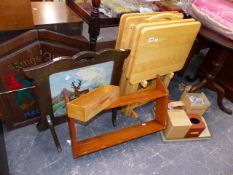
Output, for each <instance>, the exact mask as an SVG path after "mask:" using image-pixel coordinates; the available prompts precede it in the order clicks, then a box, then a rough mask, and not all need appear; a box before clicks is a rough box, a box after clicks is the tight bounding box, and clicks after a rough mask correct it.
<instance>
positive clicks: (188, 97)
mask: <svg viewBox="0 0 233 175" xmlns="http://www.w3.org/2000/svg"><path fill="white" fill-rule="evenodd" d="M194 98H196V99H198V100H199V102H197V101H196V102H195V101H192V99H194ZM180 100H181V101H183V102H184V109H185V111H186V112H187V113H188V114H199V115H200V116H203V115H204V113H205V112H206V111H207V109H208V108H209V106H210V105H211V104H210V102H209V100H208V99H207V97H206V95H205V94H204V93H203V92H202V93H187V92H184V93H183V94H182V96H181V98H180Z"/></svg>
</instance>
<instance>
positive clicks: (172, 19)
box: [116, 12, 201, 117]
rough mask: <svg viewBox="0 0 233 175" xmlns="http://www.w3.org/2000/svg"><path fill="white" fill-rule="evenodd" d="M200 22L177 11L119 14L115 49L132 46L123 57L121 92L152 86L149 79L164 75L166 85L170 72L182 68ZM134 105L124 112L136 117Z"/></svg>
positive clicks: (125, 92) (170, 76)
mask: <svg viewBox="0 0 233 175" xmlns="http://www.w3.org/2000/svg"><path fill="white" fill-rule="evenodd" d="M200 26H201V25H200V23H199V22H198V21H195V20H194V19H192V18H191V19H183V14H182V13H178V12H154V13H145V14H140V13H131V14H125V15H123V16H122V17H121V20H120V25H119V32H118V37H117V43H116V49H131V53H130V55H129V57H128V58H127V60H126V61H125V64H124V68H123V72H122V77H121V84H120V87H121V89H120V92H121V94H122V95H123V94H124V95H125V94H130V93H133V92H136V91H139V90H140V87H143V88H141V89H142V90H144V89H147V88H150V87H151V86H153V81H152V83H151V85H150V86H148V84H149V81H150V80H153V79H154V78H155V77H156V75H160V76H164V81H165V82H164V83H165V84H166V85H167V86H168V84H169V82H170V79H171V78H172V75H173V72H176V71H179V70H181V69H182V67H183V65H184V63H185V61H186V59H187V57H188V54H189V52H190V50H191V47H192V45H193V43H194V40H195V38H196V36H197V33H198V31H199V29H200ZM134 107H135V105H134V106H131V107H127V108H126V109H125V110H124V114H125V115H126V116H132V117H137V114H136V113H135V112H134V111H133V108H134Z"/></svg>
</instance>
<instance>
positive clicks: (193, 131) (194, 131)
mask: <svg viewBox="0 0 233 175" xmlns="http://www.w3.org/2000/svg"><path fill="white" fill-rule="evenodd" d="M188 117H189V119H190V121H191V123H192V126H191V128H190V129H189V131H188V133H187V134H186V135H185V138H190V137H199V135H200V134H201V133H202V132H203V131H204V129H205V128H206V126H205V123H204V122H203V120H202V118H201V116H200V115H198V114H188Z"/></svg>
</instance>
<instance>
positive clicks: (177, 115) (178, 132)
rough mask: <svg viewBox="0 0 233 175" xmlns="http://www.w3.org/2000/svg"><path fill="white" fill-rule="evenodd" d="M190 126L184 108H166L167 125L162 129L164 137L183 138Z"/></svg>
mask: <svg viewBox="0 0 233 175" xmlns="http://www.w3.org/2000/svg"><path fill="white" fill-rule="evenodd" d="M191 127H192V123H191V122H190V120H189V117H188V116H187V114H186V112H185V111H184V110H182V109H173V110H168V126H167V129H166V130H165V131H164V136H165V138H166V139H178V138H184V137H185V135H186V134H187V133H188V131H189V130H190V128H191Z"/></svg>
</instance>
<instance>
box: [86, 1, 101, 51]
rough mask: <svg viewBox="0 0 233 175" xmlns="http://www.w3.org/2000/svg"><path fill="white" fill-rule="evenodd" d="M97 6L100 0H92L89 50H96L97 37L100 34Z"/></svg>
mask: <svg viewBox="0 0 233 175" xmlns="http://www.w3.org/2000/svg"><path fill="white" fill-rule="evenodd" d="M99 7H100V0H92V10H91V18H92V20H91V21H90V23H89V29H88V32H89V39H90V50H92V51H95V50H96V43H97V38H98V36H99V34H100V22H99Z"/></svg>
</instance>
